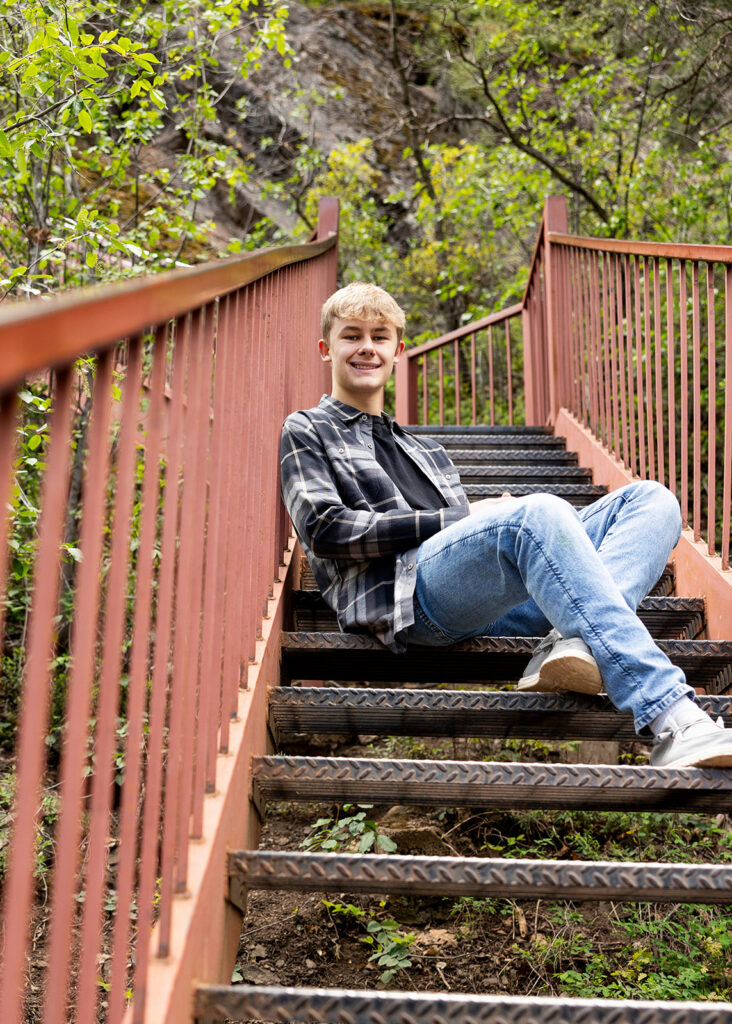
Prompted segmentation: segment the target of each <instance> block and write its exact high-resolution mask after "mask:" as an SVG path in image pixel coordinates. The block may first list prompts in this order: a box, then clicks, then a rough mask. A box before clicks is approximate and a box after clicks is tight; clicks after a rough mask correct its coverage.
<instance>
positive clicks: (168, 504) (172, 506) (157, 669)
mask: <svg viewBox="0 0 732 1024" xmlns="http://www.w3.org/2000/svg"><path fill="white" fill-rule="evenodd" d="M178 341H180V338H178ZM169 343H170V342H169V336H168V333H167V332H165V331H164V330H163V329H162V328H161V330H160V332H159V334H158V340H157V341H156V348H157V346H158V344H159V349H158V351H157V352H156V355H155V359H156V360H157V362H156V363H155V364H154V365H153V373H152V377H151V389H152V396H151V409H150V413H149V423H150V430H151V432H152V431H153V430H157V427H156V426H155V422H156V418H157V416H156V412H155V407H156V405H157V406H159V407H160V409H161V416H163V417H164V416H165V412H164V411H163V407H164V404H165V403H164V393H165V387H166V379H165V378H166V369H167V367H166V363H167V356H168V347H169ZM177 361H178V363H182V361H183V360H182V353H179V357H178V360H177ZM178 376H180V383H181V384H182V379H183V374H182V366H179V367H178V373H177V374H176V372H175V370H174V380H173V382H172V387H171V395H172V401H171V402H170V403H169V405H168V409H167V431H166V435H165V438H164V440H165V446H164V451H165V454H166V457H167V466H166V469H165V500H164V512H163V516H164V519H163V526H162V530H161V528H160V527H159V526H158V524H157V518H158V502H159V500H160V476H159V474H160V470H161V459H160V456H159V445H160V444H161V439H156V438H155V437H154V436H149V437H148V447H147V462H146V467H145V482H144V484H143V488H144V492H143V501H144V502H145V510H146V511H145V515H150V517H151V518H152V519H153V527H154V533H153V547H154V546H156V545H157V544H159V545H160V549H161V557H160V566H159V568H158V574H157V582H158V595H157V615H156V619H155V623H154V637H155V651H154V655H153V654H151V657H152V662H153V670H152V689H151V694H150V708H149V719H148V735H147V770H146V772H145V807H144V812H143V821H142V836H141V846H140V864H139V868H138V872H139V884H138V901H137V902H138V919H137V929H138V931H137V942H136V946H135V969H134V978H133V991H134V1004H133V1010H132V1020H133V1024H141V1022H142V1020H143V1017H144V1012H145V1002H146V998H147V989H146V986H147V964H148V951H149V948H150V940H151V935H150V928H151V924H152V914H153V897H154V891H155V879H156V877H157V876H158V834H159V830H160V805H161V801H162V780H163V757H164V748H165V726H166V717H167V715H166V705H167V678H168V657H169V656H168V652H169V650H170V629H171V615H172V591H173V582H174V564H175V546H176V534H175V522H176V518H177V487H176V485H175V483H174V481H175V480H177V476H178V466H179V458H180V431H181V420H182V403H183V395H182V387H179V386H178V384H179V381H178ZM176 396H178V397H176ZM156 448H157V449H158V451H157V452H156ZM176 453H177V454H176ZM151 460H154V462H155V465H154V466H153V465H152V464H151ZM148 470H149V473H150V475H149V476H148ZM155 475H157V479H153V477H154V476H155ZM145 531H146V536H147V527H145ZM159 532H162V536H160V537H159V536H158V534H159ZM141 546H142V545H141ZM151 555H152V556H153V557H154V550H153V551H151ZM144 581H145V573H144V574H143V575H142V577H141V576H140V572H139V569H138V580H137V583H138V589H139V587H140V586H142V584H143V583H144ZM143 646H144V647H145V648H146V647H147V642H146V641H144V643H143V644H141V645H140V647H143ZM142 654H143V651H142V650H141V649H140V648H138V649H137V650H135V648H134V646H133V663H135V664H136V663H137V658H139V659H140V662H142ZM143 668H144V665H143ZM135 671H137V669H135ZM163 955H167V950H166V951H165V952H164V953H163Z"/></svg>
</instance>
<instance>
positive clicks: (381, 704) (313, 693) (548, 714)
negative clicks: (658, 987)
mask: <svg viewBox="0 0 732 1024" xmlns="http://www.w3.org/2000/svg"><path fill="white" fill-rule="evenodd" d="M696 702H697V704H698V705H699V706H700V707H702V708H703V709H704V710H705V711H707V712H708V714H710V715H713V716H714V717H715V718H716V717H717V716H718V715H723V716H724V719H725V724H726V725H727V727H728V728H729V727H732V695H730V696H728V697H708V696H698V697H697V698H696ZM269 719H270V725H271V728H272V732H273V734H274V735H275V737H276V739H277V741H278V743H279V744H280V745H281V744H283V743H285V742H286V740H287V737H288V736H292V735H296V734H298V733H300V734H305V735H308V736H312V735H315V734H317V733H339V734H352V735H357V734H359V733H361V734H367V735H371V734H376V735H386V736H470V737H479V736H491V737H498V738H508V737H521V738H523V739H556V740H576V739H602V740H618V741H630V740H635V739H636V738H637V737H636V734H635V730H634V728H633V720H632V718H631V716H630V715H627V714H623V713H621V712H619V711H617V710H616V709H615V708H614V707H613V705H612V704H611V703H610V701H609V700H608V698H607V697H587V696H582V695H580V694H576V695H570V694H559V693H519V692H517V691H515V690H513V691H505V690H497V691H493V692H487V691H475V690H376V689H361V688H355V687H343V688H337V687H327V688H326V687H312V686H297V687H292V686H280V687H276V688H275V689H274V690H272V691H271V692H270V704H269ZM731 900H732V897H731Z"/></svg>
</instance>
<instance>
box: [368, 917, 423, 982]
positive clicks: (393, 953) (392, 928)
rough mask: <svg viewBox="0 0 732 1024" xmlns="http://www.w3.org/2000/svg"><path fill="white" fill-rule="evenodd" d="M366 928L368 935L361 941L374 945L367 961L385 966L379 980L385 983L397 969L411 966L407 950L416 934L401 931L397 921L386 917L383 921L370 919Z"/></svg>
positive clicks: (401, 969)
mask: <svg viewBox="0 0 732 1024" xmlns="http://www.w3.org/2000/svg"><path fill="white" fill-rule="evenodd" d="M366 930H367V931H368V935H366V936H364V937H363V938H362V939H361V941H362V942H365V943H366V944H367V945H369V946H374V947H375V950H374V952H373V953H372V954H371V956H370V957H369V962H372V961H375V963H376V966H377V967H383V968H385V969H384V970H383V971H382V973H381V978H380V981H381V982H382V984H384V985H387V984H388V983H389V982H390V981H391V980H392V978H393V977H394V976H395V975H396V974H398V973H399V971H403V970H406V968H407V967H411V966H412V961H411V959H410V954H409V950H410V947H411V946H412V944H413V942H414V941H415V939H416V938H417V936H416V935H414V934H413V933H412V932H407V933H405V932H402V931H401V930H400V928H399V925H398V924H397V922H396V921H392V920H390V919H388V918H387V920H385V921H378V920H375V919H372V920H371V921H369V923H368V925H367V926H366Z"/></svg>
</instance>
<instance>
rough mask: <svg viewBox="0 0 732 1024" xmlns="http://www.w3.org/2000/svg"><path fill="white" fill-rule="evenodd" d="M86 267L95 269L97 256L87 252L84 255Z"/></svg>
mask: <svg viewBox="0 0 732 1024" xmlns="http://www.w3.org/2000/svg"><path fill="white" fill-rule="evenodd" d="M85 262H86V265H87V267H95V266H96V265H97V254H96V252H88V253H87V254H86V261H85Z"/></svg>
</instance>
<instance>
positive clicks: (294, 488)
mask: <svg viewBox="0 0 732 1024" xmlns="http://www.w3.org/2000/svg"><path fill="white" fill-rule="evenodd" d="M280 461H281V467H282V500H283V501H284V503H285V507H286V508H287V511H288V512H289V514H290V518H291V519H292V524H293V526H294V527H295V532H296V533H297V535H298V538H299V539H300V541H301V542H304V543H305V544H307V546H308V547H309V548H310V550H311V551H312V553H313V554H314V555H315V557H316V558H333V559H338V560H343V559H346V560H351V561H364V560H366V559H372V558H380V557H383V556H385V555H397V554H399V553H400V552H402V551H407V550H409V549H410V548H413V547H417V546H418V545H419V544H421V543H422V542H423V541H425V540H427V539H428V538H429V537H431V536H433V534H435V533H438V532H439V531H440V530H442V529H444V527H445V526H448V525H449V524H450V523H454V522H458V521H459V520H460V519H464V518H465V516H466V515H467V514H468V508H467V507H466V506H463V505H453V506H449V507H447V508H441V509H434V510H432V509H429V510H419V511H415V510H412V509H392V510H390V511H387V512H374V511H373V510H372V509H370V508H369V507H368V504H367V502H366V501H365V499H364V500H363V508H349V507H348V506H347V505H345V504H344V503H343V500H342V498H341V495H340V493H339V491H338V487H337V484H336V480H335V478H334V475H333V471H332V467H331V464H330V462H329V460H328V457H327V455H326V453H325V450H324V448H323V445H322V442H321V439H320V437H319V436H318V433H317V431H316V430H314V429H313V427H312V426H311V425H310V424H309V423H308V421H307V419H306V418H305V417H303V416H299V415H298V414H297V413H295V414H293V415H292V416H290V417H288V419H287V420H286V421H285V425H284V427H283V428H282V442H281V446H280Z"/></svg>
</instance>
